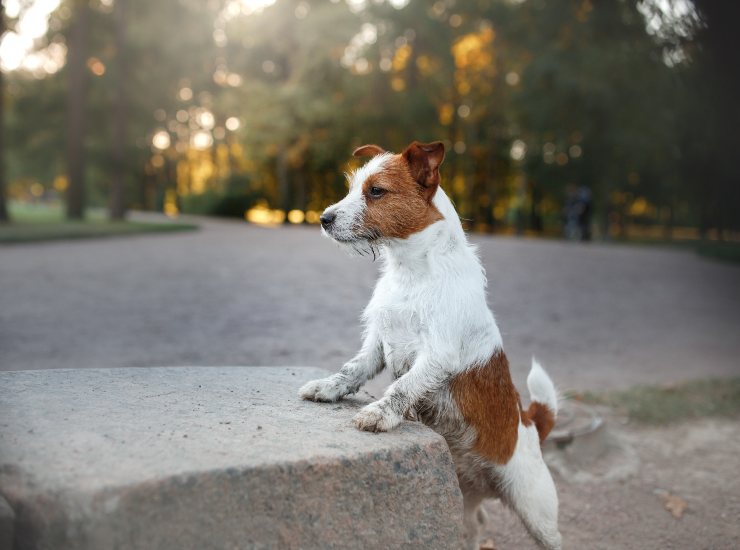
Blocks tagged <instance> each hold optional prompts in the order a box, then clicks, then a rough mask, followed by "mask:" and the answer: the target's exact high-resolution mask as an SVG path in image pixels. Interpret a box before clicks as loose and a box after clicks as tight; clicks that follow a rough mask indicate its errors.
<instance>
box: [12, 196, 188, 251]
mask: <svg viewBox="0 0 740 550" xmlns="http://www.w3.org/2000/svg"><path fill="white" fill-rule="evenodd" d="M10 215H11V219H12V221H11V223H9V224H4V225H0V244H19V243H32V242H43V241H54V240H64V239H89V238H100V237H118V236H125V235H139V234H142V233H170V232H175V231H189V230H193V229H197V228H198V226H197V225H193V224H184V223H174V222H172V223H171V222H166V223H155V222H135V221H110V220H108V219H106V218H105V214H104V213H103V212H90V213H89V214H88V215H87V217H86V219H85V220H84V221H69V220H65V219H64V216H63V212H62V208H61V206H60V205H35V204H19V203H11V205H10Z"/></svg>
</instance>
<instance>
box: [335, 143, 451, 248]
mask: <svg viewBox="0 0 740 550" xmlns="http://www.w3.org/2000/svg"><path fill="white" fill-rule="evenodd" d="M353 155H354V156H356V157H364V156H372V157H373V158H372V159H371V160H370V161H369V162H367V164H365V165H364V166H362V167H361V168H360V169H358V170H357V171H355V172H353V173H352V174H350V175H349V176H348V177H349V186H350V187H349V192H348V193H347V196H346V197H344V199H342V200H341V201H339V202H338V203H336V204H332V205H331V206H329V207H328V208H327V209H326V210H324V213H323V214H322V215H321V227H322V231H323V232H324V234H326V235H328V236H329V237H331V238H332V239H334V240H335V241H337V242H338V243H340V244H343V245H346V246H347V247H348V248H349V249H350V250H355V251H357V252H360V253H361V252H362V251H363V250H372V249H373V246H374V245H375V244H379V243H383V242H389V241H390V240H392V239H406V238H408V237H409V236H411V235H413V234H414V233H418V232H419V231H422V230H423V229H424V228H426V227H428V226H429V225H431V224H433V223H434V222H436V221H439V220H441V219H442V214H440V212H439V210H437V208H436V207H435V206H434V203H433V202H432V199H433V198H434V194H435V193H436V192H437V187H438V186H439V166H440V165H441V164H442V160H444V156H445V149H444V145H443V144H442V142H439V141H435V142H433V143H419V142H418V141H415V142H413V143H411V144H410V145H409V146H408V147H406V149H404V151H403V152H402V153H400V154H393V153H389V152H387V151H384V150H383V149H382V148H380V147H378V146H377V145H363V146H362V147H358V148H357V149H355V151H354V153H353Z"/></svg>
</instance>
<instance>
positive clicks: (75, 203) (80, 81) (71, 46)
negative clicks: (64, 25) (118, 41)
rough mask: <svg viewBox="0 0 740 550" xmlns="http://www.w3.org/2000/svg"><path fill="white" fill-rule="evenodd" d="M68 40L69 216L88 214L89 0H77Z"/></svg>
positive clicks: (79, 216)
mask: <svg viewBox="0 0 740 550" xmlns="http://www.w3.org/2000/svg"><path fill="white" fill-rule="evenodd" d="M71 6H72V22H71V24H70V28H69V39H68V41H67V44H68V46H67V50H68V53H67V64H68V93H67V180H68V184H67V217H68V218H69V219H82V218H83V217H84V216H85V197H86V189H85V135H86V130H87V115H86V109H87V100H88V94H87V92H88V75H87V69H86V61H87V51H88V29H89V19H90V15H89V7H88V2H87V0H74V1H73V2H71Z"/></svg>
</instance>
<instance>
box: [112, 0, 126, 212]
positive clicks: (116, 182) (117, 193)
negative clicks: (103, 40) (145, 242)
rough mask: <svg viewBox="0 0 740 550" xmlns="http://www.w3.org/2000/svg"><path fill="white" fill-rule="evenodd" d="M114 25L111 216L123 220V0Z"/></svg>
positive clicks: (117, 7) (119, 0) (117, 5)
mask: <svg viewBox="0 0 740 550" xmlns="http://www.w3.org/2000/svg"><path fill="white" fill-rule="evenodd" d="M113 18H114V27H115V31H114V32H115V39H114V43H115V75H114V78H115V83H116V85H115V98H114V104H113V140H112V142H111V146H112V151H111V153H112V160H113V162H112V163H111V175H110V178H111V191H110V217H111V219H114V220H122V219H123V218H124V216H125V214H126V181H127V179H128V178H127V176H128V170H127V166H126V149H127V148H128V145H129V143H128V135H127V133H128V132H127V130H128V98H127V93H126V90H127V87H128V78H127V76H128V73H127V70H126V69H127V67H126V0H116V3H115V5H114V7H113Z"/></svg>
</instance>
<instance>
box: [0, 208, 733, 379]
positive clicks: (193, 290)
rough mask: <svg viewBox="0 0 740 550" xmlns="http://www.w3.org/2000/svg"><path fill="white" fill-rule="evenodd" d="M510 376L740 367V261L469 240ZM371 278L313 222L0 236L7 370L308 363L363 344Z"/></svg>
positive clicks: (335, 359)
mask: <svg viewBox="0 0 740 550" xmlns="http://www.w3.org/2000/svg"><path fill="white" fill-rule="evenodd" d="M473 240H474V241H475V242H476V243H477V244H478V245H479V247H480V253H481V256H482V258H483V261H484V263H485V266H486V269H487V271H488V277H489V283H490V289H489V290H490V302H491V305H492V306H493V308H494V311H495V313H496V316H497V319H498V322H499V325H500V327H501V331H502V333H503V335H504V343H505V345H506V348H507V353H508V355H509V357H510V359H511V360H512V366H513V370H514V374H515V378H516V380H517V381H518V382H521V380H522V379H523V377H524V376H525V375H526V371H527V369H528V364H529V358H530V356H531V355H532V354H536V355H537V357H538V358H540V359H541V360H542V362H543V363H544V364H545V366H546V367H547V368H548V369H549V371H550V372H551V373H552V375H553V377H554V378H555V380H556V382H557V383H558V385H559V386H560V387H561V388H578V389H585V388H601V387H607V386H608V387H620V386H628V385H632V384H636V383H652V382H661V383H669V382H673V381H676V380H681V379H687V378H693V377H706V376H731V375H735V376H737V375H740V359H738V358H739V357H740V285H739V284H738V283H739V282H740V267H738V266H732V265H727V264H722V263H718V262H714V261H709V260H705V259H702V258H699V257H697V256H696V255H694V254H692V253H691V252H687V251H680V250H664V249H659V248H652V247H629V246H617V245H601V244H591V245H586V246H583V245H580V244H576V243H565V242H553V241H537V240H521V239H514V238H506V237H486V236H475V237H473ZM376 274H377V264H373V263H372V262H371V261H370V260H368V259H359V258H348V257H346V256H344V255H343V254H342V253H341V252H340V251H339V250H338V249H336V248H335V247H334V246H332V245H331V243H330V242H328V241H327V240H326V239H323V238H321V237H320V235H319V232H318V230H317V229H316V228H315V227H287V228H279V229H268V228H260V227H255V226H250V225H247V224H244V223H238V222H232V221H205V222H203V225H202V229H201V230H200V231H197V232H188V233H181V234H169V235H150V236H139V237H127V238H118V239H102V240H87V241H76V242H60V243H49V244H34V245H15V246H4V247H0V369H2V370H14V369H49V368H71V367H100V366H111V367H114V366H115V367H122V366H143V365H311V366H318V367H323V368H327V369H338V368H339V367H340V366H341V364H342V362H343V361H344V360H346V359H348V358H349V357H351V356H352V354H353V353H354V352H355V350H356V349H357V347H358V346H359V343H360V326H359V322H358V317H359V314H360V312H361V310H362V308H363V306H364V304H365V303H366V302H367V300H368V298H369V296H370V292H371V289H372V285H373V281H374V279H375V277H376Z"/></svg>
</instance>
